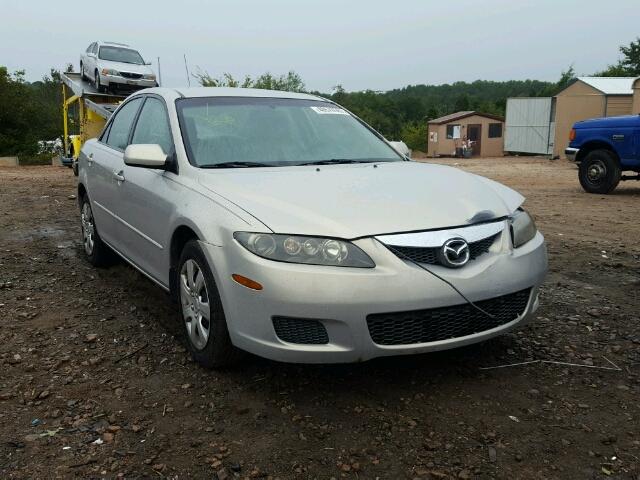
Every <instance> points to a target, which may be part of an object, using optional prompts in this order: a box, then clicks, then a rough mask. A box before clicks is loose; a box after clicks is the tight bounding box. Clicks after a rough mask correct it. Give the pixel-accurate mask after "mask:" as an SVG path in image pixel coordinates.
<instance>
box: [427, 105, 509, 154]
mask: <svg viewBox="0 0 640 480" xmlns="http://www.w3.org/2000/svg"><path fill="white" fill-rule="evenodd" d="M427 129H428V130H427V155H429V156H430V157H438V156H454V155H455V154H456V149H459V148H462V147H463V145H465V143H467V142H471V144H472V145H473V147H472V148H473V156H476V157H498V156H502V154H503V138H502V137H503V135H504V118H502V117H498V116H495V115H489V114H486V113H480V112H474V111H468V112H457V113H452V114H451V115H445V116H444V117H440V118H436V119H434V120H430V121H429V124H428V125H427Z"/></svg>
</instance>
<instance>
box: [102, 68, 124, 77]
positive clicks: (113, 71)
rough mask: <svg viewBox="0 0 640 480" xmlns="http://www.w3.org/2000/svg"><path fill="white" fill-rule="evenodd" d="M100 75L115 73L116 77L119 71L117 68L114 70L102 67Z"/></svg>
mask: <svg viewBox="0 0 640 480" xmlns="http://www.w3.org/2000/svg"><path fill="white" fill-rule="evenodd" d="M102 75H115V76H117V77H119V76H120V72H119V71H117V70H114V69H112V68H103V69H102Z"/></svg>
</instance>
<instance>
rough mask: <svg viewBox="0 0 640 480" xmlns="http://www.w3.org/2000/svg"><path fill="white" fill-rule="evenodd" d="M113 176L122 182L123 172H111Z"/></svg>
mask: <svg viewBox="0 0 640 480" xmlns="http://www.w3.org/2000/svg"><path fill="white" fill-rule="evenodd" d="M113 178H115V179H116V180H117V181H118V182H124V172H123V171H122V170H120V171H119V172H118V171H115V172H113Z"/></svg>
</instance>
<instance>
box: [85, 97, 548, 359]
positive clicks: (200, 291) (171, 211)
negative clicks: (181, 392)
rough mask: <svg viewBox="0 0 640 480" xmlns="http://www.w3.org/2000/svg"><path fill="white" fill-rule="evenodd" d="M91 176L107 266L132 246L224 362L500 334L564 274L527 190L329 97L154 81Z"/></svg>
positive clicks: (91, 206)
mask: <svg viewBox="0 0 640 480" xmlns="http://www.w3.org/2000/svg"><path fill="white" fill-rule="evenodd" d="M78 178H79V184H78V198H79V201H80V211H81V222H82V232H83V241H84V247H85V251H86V254H87V257H88V259H89V261H90V262H91V263H92V264H94V265H96V266H104V265H107V264H109V262H110V261H111V260H112V259H113V257H114V253H115V254H117V255H119V256H120V257H122V258H124V259H125V260H126V261H127V262H128V263H130V264H131V265H132V266H134V267H135V268H136V269H138V270H139V271H140V272H142V273H143V274H144V275H146V276H147V277H148V278H150V279H151V280H152V281H154V282H155V283H157V284H158V285H159V286H160V287H162V288H163V289H165V290H167V291H168V292H170V293H171V295H172V296H173V297H174V298H175V300H176V302H177V303H178V304H179V306H180V312H181V323H182V325H183V327H184V332H185V337H186V339H187V343H188V346H189V348H190V350H191V352H192V354H193V356H194V358H195V359H196V360H197V361H198V362H200V363H201V364H203V365H205V366H208V367H219V366H224V365H227V364H229V363H232V362H234V361H235V360H236V359H237V358H238V357H239V355H240V353H241V352H242V351H248V352H252V353H254V354H257V355H261V356H263V357H267V358H271V359H275V360H280V361H288V362H309V363H311V362H322V363H330V362H353V361H362V360H367V359H370V358H373V357H379V356H386V355H399V354H412V353H420V352H429V351H435V350H442V349H447V348H453V347H458V346H461V345H466V344H470V343H473V342H479V341H483V340H485V339H488V338H490V337H493V336H496V335H499V334H501V333H504V332H506V331H509V330H511V329H513V328H515V327H516V326H519V325H521V324H523V323H524V322H526V321H527V320H528V319H529V318H530V317H531V315H532V313H533V312H534V311H535V310H536V309H537V308H538V288H539V285H540V284H541V282H542V281H543V278H544V276H545V274H546V271H547V254H546V248H545V243H544V239H543V236H542V235H541V234H540V232H539V231H538V230H537V228H536V226H535V224H534V222H533V219H532V218H531V216H530V215H529V214H528V213H527V212H526V211H525V210H523V208H522V204H523V202H524V198H523V197H522V196H521V195H520V194H518V193H516V192H515V191H513V190H511V189H510V188H507V187H505V186H503V185H501V184H499V183H496V182H494V181H492V180H489V179H486V178H483V177H480V176H477V175H473V174H470V173H466V172H463V171H461V170H458V169H456V168H451V167H446V166H441V165H433V164H426V163H418V162H414V161H410V160H409V159H408V158H406V157H404V156H402V155H401V154H399V153H398V152H397V151H396V150H394V148H392V146H390V144H389V143H388V142H387V141H386V140H385V139H384V138H383V137H382V136H381V135H379V134H378V133H377V132H375V131H374V130H372V129H371V128H370V127H369V126H367V125H366V124H364V123H363V122H362V121H361V120H359V119H358V118H357V117H355V116H353V115H352V114H350V113H349V112H348V111H346V110H344V109H343V108H341V107H340V106H338V105H336V104H335V103H332V102H330V101H328V100H326V99H323V98H320V97H316V96H313V95H305V94H297V93H286V92H274V91H265V90H245V89H225V88H192V89H177V90H176V89H167V88H155V89H148V90H144V91H142V92H139V93H137V94H135V95H132V96H130V97H129V98H128V99H127V100H126V101H125V102H124V103H123V104H122V105H121V106H120V107H119V108H118V110H117V111H116V112H115V113H114V115H113V116H112V117H111V119H110V121H109V122H108V123H107V125H106V127H105V129H104V131H103V132H102V134H101V135H100V136H99V138H96V139H94V140H90V141H88V142H86V144H85V146H84V148H83V150H82V153H81V155H80V159H79V177H78Z"/></svg>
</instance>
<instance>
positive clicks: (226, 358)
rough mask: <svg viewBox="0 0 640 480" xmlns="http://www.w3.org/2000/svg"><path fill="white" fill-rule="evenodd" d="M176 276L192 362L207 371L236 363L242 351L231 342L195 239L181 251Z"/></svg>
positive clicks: (208, 272) (217, 293) (202, 255)
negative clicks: (207, 369)
mask: <svg viewBox="0 0 640 480" xmlns="http://www.w3.org/2000/svg"><path fill="white" fill-rule="evenodd" d="M176 275H177V276H178V278H177V279H176V283H175V285H176V288H177V289H178V292H177V294H178V295H177V296H178V299H179V302H180V317H181V320H182V325H183V328H184V335H185V339H186V342H187V345H188V348H189V351H190V352H191V355H192V356H193V359H194V360H195V361H196V362H198V363H199V364H200V365H202V366H203V367H206V368H224V367H229V366H232V365H233V364H235V363H237V362H238V361H239V360H240V359H241V358H242V356H243V352H242V351H241V350H238V349H237V348H235V347H234V346H233V345H232V343H231V339H230V338H229V330H228V329H227V321H226V318H225V315H224V310H223V308H222V302H221V300H220V294H219V292H218V288H217V286H216V283H215V280H214V278H213V274H212V273H211V269H210V267H209V264H208V262H207V259H206V257H205V256H204V253H203V252H202V249H201V248H200V245H198V242H197V241H196V240H190V241H189V242H187V244H186V245H185V247H184V249H183V250H182V254H181V255H180V262H179V263H178V269H177V271H176ZM207 315H208V318H207Z"/></svg>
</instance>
